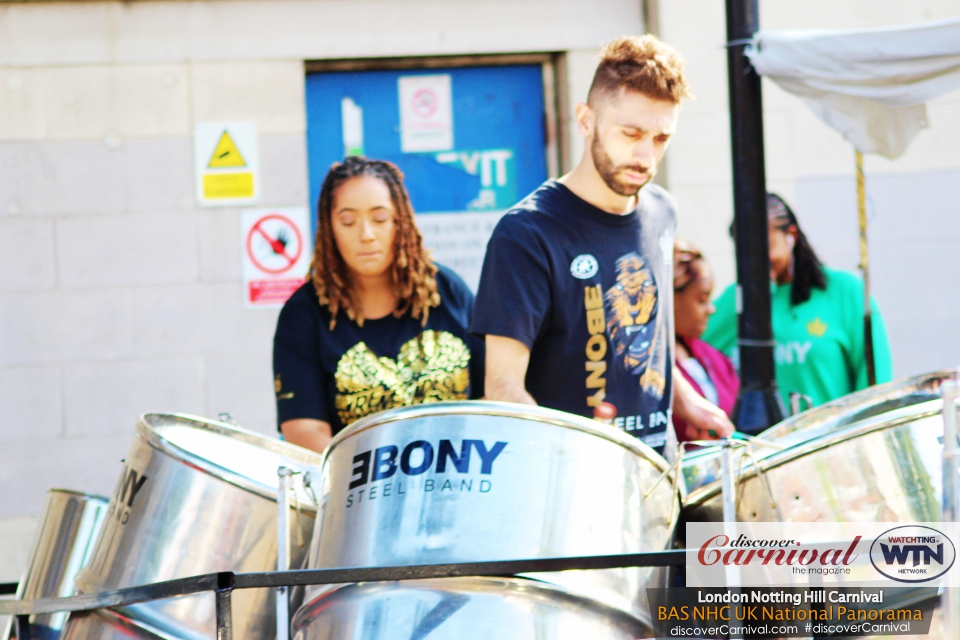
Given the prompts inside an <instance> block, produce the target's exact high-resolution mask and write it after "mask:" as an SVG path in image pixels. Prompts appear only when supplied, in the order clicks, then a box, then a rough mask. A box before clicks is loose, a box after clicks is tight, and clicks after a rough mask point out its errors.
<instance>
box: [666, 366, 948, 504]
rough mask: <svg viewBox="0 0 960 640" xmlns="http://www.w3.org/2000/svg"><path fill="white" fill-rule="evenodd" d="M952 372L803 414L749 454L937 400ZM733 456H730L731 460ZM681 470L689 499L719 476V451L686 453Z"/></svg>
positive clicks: (908, 380)
mask: <svg viewBox="0 0 960 640" xmlns="http://www.w3.org/2000/svg"><path fill="white" fill-rule="evenodd" d="M955 373H956V372H955V370H953V369H950V370H946V371H935V372H933V373H927V374H924V375H920V376H914V377H912V378H904V379H901V380H894V381H892V382H888V383H886V384H881V385H877V386H874V387H870V388H868V389H864V390H862V391H857V392H856V393H851V394H849V395H846V396H843V397H842V398H837V399H836V400H833V401H831V402H828V403H826V404H823V405H820V406H819V407H815V408H813V409H810V410H809V411H804V412H803V413H800V414H797V415H795V416H792V417H790V418H787V419H786V420H784V421H783V422H780V423H778V424H776V425H774V426H772V427H770V428H769V429H767V430H766V431H764V432H763V433H761V434H760V435H759V436H758V437H757V438H754V440H753V444H752V445H751V448H750V451H751V454H752V456H753V457H755V458H765V457H767V456H769V455H772V454H774V453H775V452H776V451H779V450H782V449H785V448H788V447H794V446H797V445H800V444H803V443H805V442H810V441H813V440H816V439H818V438H821V437H824V436H827V435H829V434H831V433H834V432H836V431H839V430H842V429H844V428H846V427H848V426H850V425H852V424H854V423H856V422H860V421H862V420H866V419H867V418H872V417H874V416H879V415H881V414H884V413H887V412H890V411H894V410H896V409H902V408H906V407H911V406H914V405H917V404H921V403H925V402H929V401H931V400H938V399H939V398H940V383H941V382H943V381H944V380H947V379H951V378H952V377H953V375H954V374H955ZM738 457H739V456H737V455H735V459H736V458H738ZM681 469H682V470H683V474H682V475H683V478H684V485H685V488H686V490H687V492H688V493H689V494H693V493H694V491H695V490H696V489H698V488H700V487H702V486H704V485H707V484H709V483H711V482H713V481H715V480H717V478H719V477H720V448H719V447H704V448H701V449H698V450H696V451H694V452H692V453H687V454H686V455H685V456H684V459H683V462H682V464H681ZM691 499H692V496H691Z"/></svg>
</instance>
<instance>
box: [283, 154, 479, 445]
mask: <svg viewBox="0 0 960 640" xmlns="http://www.w3.org/2000/svg"><path fill="white" fill-rule="evenodd" d="M472 310H473V294H472V293H471V292H470V290H469V289H468V288H467V285H466V284H464V282H463V280H461V279H460V277H459V276H457V275H456V274H455V273H454V272H453V271H451V270H450V269H447V268H446V267H443V266H440V265H436V264H434V263H433V262H431V261H430V258H429V256H428V254H427V252H426V251H425V250H424V248H423V242H422V239H421V237H420V232H419V231H418V230H417V227H416V224H415V223H414V218H413V208H412V207H411V206H410V199H409V197H408V195H407V191H406V189H405V188H404V186H403V174H402V173H401V172H400V170H399V169H397V167H396V166H394V165H393V164H391V163H389V162H385V161H381V160H368V159H366V158H363V157H358V156H352V157H348V158H347V159H346V160H344V161H343V163H337V164H334V165H333V167H331V169H330V172H329V173H328V174H327V177H326V179H324V181H323V186H322V188H321V190H320V199H319V204H318V205H317V236H316V240H315V244H314V257H313V262H312V264H311V267H310V274H309V281H308V282H307V283H306V284H304V285H303V286H302V287H300V288H299V289H298V290H297V291H296V292H295V293H294V294H293V296H291V297H290V299H289V300H288V301H287V303H286V304H285V305H284V306H283V309H282V310H281V311H280V317H279V319H278V321H277V331H276V334H275V336H274V340H273V370H274V391H275V393H276V399H277V422H278V425H279V429H280V431H281V432H282V433H283V436H284V438H285V439H286V440H287V441H288V442H292V443H294V444H297V445H300V446H303V447H306V448H308V449H313V450H314V451H318V452H320V451H323V450H324V449H325V448H326V447H327V445H328V444H329V442H330V439H331V438H332V437H333V436H335V435H336V434H337V433H338V432H339V431H340V430H341V429H343V428H344V427H345V426H346V425H348V424H350V423H351V422H353V421H355V420H357V419H359V418H362V417H364V416H366V415H369V414H371V413H374V412H377V411H381V410H383V409H390V408H393V407H401V406H406V405H411V404H419V403H426V402H438V401H441V400H465V399H468V398H478V397H480V396H482V395H483V359H484V355H483V343H482V341H480V340H478V339H477V338H474V337H471V336H470V335H469V334H468V333H467V327H468V325H469V322H470V315H471V313H472Z"/></svg>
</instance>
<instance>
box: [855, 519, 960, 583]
mask: <svg viewBox="0 0 960 640" xmlns="http://www.w3.org/2000/svg"><path fill="white" fill-rule="evenodd" d="M956 559H957V550H956V547H955V546H954V544H953V542H952V541H951V540H950V538H948V537H947V536H946V535H945V534H944V533H942V532H940V531H938V530H936V529H933V528H931V527H924V526H920V525H906V526H901V527H894V528H893V529H890V530H888V531H884V532H883V533H882V534H880V536H878V537H877V539H876V540H874V541H873V544H871V545H870V562H871V563H872V564H873V567H874V568H875V569H876V570H877V571H879V572H880V573H881V574H883V575H884V576H885V577H887V578H890V579H891V580H896V581H897V582H927V581H929V580H936V579H937V578H939V577H940V576H942V575H944V574H945V573H946V572H947V571H949V570H950V567H952V566H953V563H954V561H955V560H956Z"/></svg>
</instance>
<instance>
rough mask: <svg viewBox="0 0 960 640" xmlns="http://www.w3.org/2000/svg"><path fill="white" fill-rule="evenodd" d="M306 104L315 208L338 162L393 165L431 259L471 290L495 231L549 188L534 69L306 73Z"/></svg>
mask: <svg viewBox="0 0 960 640" xmlns="http://www.w3.org/2000/svg"><path fill="white" fill-rule="evenodd" d="M306 100H307V144H308V154H309V163H310V194H311V199H312V200H311V201H312V203H314V204H313V206H314V208H315V206H316V205H315V203H316V202H317V198H318V196H319V192H320V185H321V183H322V182H323V178H324V176H325V175H326V173H327V170H328V169H329V168H330V165H331V164H332V163H334V162H337V161H338V160H341V159H342V158H343V157H344V155H347V154H350V153H362V154H363V155H366V156H367V157H370V158H379V159H384V160H390V161H391V162H393V163H395V164H396V165H398V166H399V167H400V169H401V170H402V171H403V173H404V175H405V176H406V178H405V181H406V186H407V190H408V191H409V192H410V199H411V202H412V204H413V208H414V211H416V212H417V223H418V226H419V227H420V230H421V232H422V233H423V236H424V241H425V243H426V244H427V246H428V247H429V248H431V249H432V250H433V256H434V259H435V260H436V261H437V262H440V263H443V264H445V265H447V266H449V267H451V268H452V269H454V270H455V271H457V272H458V273H459V274H460V275H461V276H462V277H463V278H464V280H466V281H467V284H469V285H470V286H471V288H473V289H474V290H475V289H476V285H477V282H478V280H479V276H480V267H481V265H482V262H483V253H484V250H485V248H486V244H487V240H488V239H489V237H490V232H491V231H492V229H493V227H494V225H495V224H496V221H497V220H498V219H499V217H500V216H501V215H502V214H503V212H504V211H505V210H506V209H508V208H509V207H511V206H512V205H513V204H515V203H516V202H517V201H518V200H520V199H521V198H523V197H524V196H526V195H527V194H528V193H530V192H531V191H533V190H534V189H535V188H536V187H537V186H538V185H539V184H540V183H541V182H543V181H544V180H545V179H546V178H547V162H546V136H545V131H544V122H545V114H544V98H543V80H542V70H541V67H540V65H535V64H534V65H516V66H490V67H465V68H456V69H430V70H409V71H362V72H324V73H311V74H308V75H307V84H306ZM314 215H316V211H314Z"/></svg>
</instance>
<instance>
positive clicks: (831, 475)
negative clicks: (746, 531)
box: [685, 399, 943, 522]
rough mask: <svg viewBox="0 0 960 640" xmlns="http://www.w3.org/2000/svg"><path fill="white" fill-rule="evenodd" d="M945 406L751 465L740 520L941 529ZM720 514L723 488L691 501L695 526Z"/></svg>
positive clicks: (872, 423) (705, 490) (880, 418)
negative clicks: (938, 526)
mask: <svg viewBox="0 0 960 640" xmlns="http://www.w3.org/2000/svg"><path fill="white" fill-rule="evenodd" d="M942 407H943V401H942V400H940V399H935V400H927V401H925V402H920V403H917V404H911V405H908V406H903V407H901V408H897V409H893V410H890V411H886V412H884V413H880V414H879V415H872V416H871V417H868V418H865V419H862V420H860V421H859V422H854V423H853V424H849V425H847V426H844V427H840V428H837V429H834V430H831V431H829V432H828V433H827V434H826V435H821V436H820V437H818V438H815V439H812V440H808V441H804V442H801V443H800V444H797V445H794V446H791V447H788V448H786V449H783V450H780V451H775V452H773V453H771V454H769V455H767V456H765V457H762V458H759V459H758V460H757V461H756V463H754V462H748V463H747V464H746V465H745V471H744V474H743V476H741V479H740V480H739V482H738V485H739V486H738V504H737V519H738V520H740V521H748V522H749V521H755V522H774V521H776V522H816V521H825V522H844V521H849V522H900V521H918V522H939V521H940V519H941V498H942V495H943V484H942V478H943V476H942V462H941V460H942V458H941V456H942V451H943V446H942V444H941V442H940V440H941V438H942V436H943V418H942V416H941V408H942ZM758 470H759V471H760V472H761V473H760V474H759V475H758V474H757V471H758ZM764 478H765V479H766V481H767V482H768V483H769V486H770V490H771V493H772V496H773V499H772V500H771V498H770V496H769V495H768V492H767V489H766V488H765V487H764V482H763V480H764ZM722 513H723V510H722V496H721V487H720V482H719V481H715V482H712V483H710V484H707V485H705V486H703V487H701V488H699V489H697V490H696V491H694V492H692V493H691V494H690V495H689V496H688V498H687V500H686V502H685V516H686V518H687V519H688V520H690V521H720V520H722V519H723V517H722Z"/></svg>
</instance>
